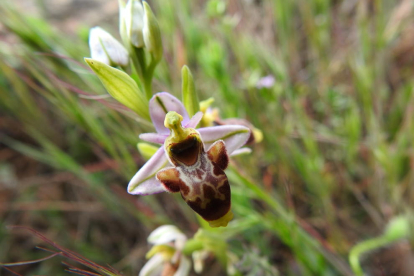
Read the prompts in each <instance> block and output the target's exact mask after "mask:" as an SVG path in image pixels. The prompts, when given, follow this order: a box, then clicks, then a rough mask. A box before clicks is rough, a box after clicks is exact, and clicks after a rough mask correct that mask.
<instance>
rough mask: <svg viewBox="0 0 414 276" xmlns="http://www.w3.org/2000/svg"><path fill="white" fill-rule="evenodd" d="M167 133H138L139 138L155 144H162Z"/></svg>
mask: <svg viewBox="0 0 414 276" xmlns="http://www.w3.org/2000/svg"><path fill="white" fill-rule="evenodd" d="M167 137H168V135H165V134H158V133H142V134H140V135H139V138H140V139H142V140H144V141H147V142H150V143H156V144H164V142H165V139H167Z"/></svg>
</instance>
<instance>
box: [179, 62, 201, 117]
mask: <svg viewBox="0 0 414 276" xmlns="http://www.w3.org/2000/svg"><path fill="white" fill-rule="evenodd" d="M181 77H182V94H183V97H182V98H183V104H184V106H185V109H187V112H188V115H189V116H190V117H192V116H194V114H196V113H197V112H198V111H199V110H200V108H199V105H200V104H199V103H198V97H197V93H196V91H195V85H194V79H193V75H192V74H191V71H190V69H189V68H188V66H187V65H184V66H183V68H182V69H181Z"/></svg>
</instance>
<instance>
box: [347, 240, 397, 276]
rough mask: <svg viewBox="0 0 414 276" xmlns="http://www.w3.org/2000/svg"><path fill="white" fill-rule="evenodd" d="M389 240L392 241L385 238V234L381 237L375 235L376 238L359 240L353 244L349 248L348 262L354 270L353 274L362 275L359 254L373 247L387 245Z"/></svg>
mask: <svg viewBox="0 0 414 276" xmlns="http://www.w3.org/2000/svg"><path fill="white" fill-rule="evenodd" d="M390 242H392V241H390V239H389V238H387V237H385V236H381V237H377V238H373V239H370V240H366V241H363V242H360V243H358V244H357V245H355V246H354V247H353V248H352V249H351V252H350V253H349V263H350V265H351V268H352V270H353V271H354V273H355V275H357V276H363V275H364V272H363V270H362V267H361V264H360V262H359V258H360V257H361V255H362V254H363V253H365V252H368V251H372V250H374V249H377V248H379V247H382V246H384V245H387V244H389V243H390Z"/></svg>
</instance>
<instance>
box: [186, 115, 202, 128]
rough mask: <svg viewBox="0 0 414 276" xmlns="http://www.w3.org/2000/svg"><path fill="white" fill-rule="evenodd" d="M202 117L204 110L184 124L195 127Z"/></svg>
mask: <svg viewBox="0 0 414 276" xmlns="http://www.w3.org/2000/svg"><path fill="white" fill-rule="evenodd" d="M202 118H203V112H201V111H199V112H197V113H196V114H194V116H193V117H192V118H191V119H190V121H189V122H188V123H187V124H186V125H184V126H185V127H190V128H195V127H196V126H197V125H198V123H199V122H200V121H201V119H202Z"/></svg>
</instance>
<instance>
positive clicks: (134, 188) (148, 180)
mask: <svg viewBox="0 0 414 276" xmlns="http://www.w3.org/2000/svg"><path fill="white" fill-rule="evenodd" d="M167 164H168V159H167V156H166V155H165V152H164V147H161V148H159V149H158V150H157V152H156V153H155V154H154V155H153V156H152V157H151V158H150V159H149V160H148V162H147V163H145V165H144V166H142V168H141V169H140V170H139V171H138V172H137V173H136V174H135V175H134V177H132V179H131V181H130V182H129V184H128V193H130V194H138V195H149V194H156V193H161V192H163V191H164V189H163V187H162V185H161V183H160V182H158V180H156V179H155V174H156V173H157V172H158V171H159V170H161V169H162V168H164V167H165V166H166V165H167Z"/></svg>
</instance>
